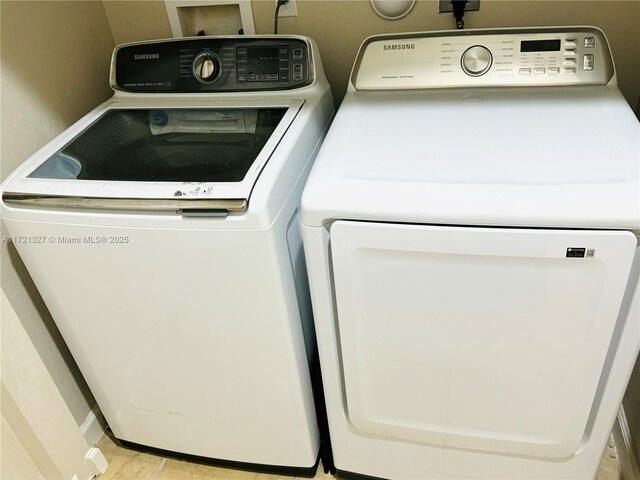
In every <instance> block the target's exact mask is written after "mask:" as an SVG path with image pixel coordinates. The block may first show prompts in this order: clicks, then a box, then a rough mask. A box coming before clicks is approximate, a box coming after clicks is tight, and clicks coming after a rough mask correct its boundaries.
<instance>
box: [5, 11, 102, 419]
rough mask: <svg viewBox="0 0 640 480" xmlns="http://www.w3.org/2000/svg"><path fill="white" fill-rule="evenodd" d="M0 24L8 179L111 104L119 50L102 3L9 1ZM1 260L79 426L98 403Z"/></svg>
mask: <svg viewBox="0 0 640 480" xmlns="http://www.w3.org/2000/svg"><path fill="white" fill-rule="evenodd" d="M0 16H1V19H0V35H1V49H0V60H1V62H2V74H1V78H0V82H1V83H0V87H1V92H0V95H1V101H2V103H1V105H2V109H1V115H0V121H1V127H2V128H1V133H0V162H1V163H0V173H1V177H2V179H4V178H6V176H7V175H8V174H9V173H11V171H12V170H13V169H14V168H15V167H16V166H18V165H19V164H20V163H21V162H22V161H24V160H25V159H26V158H27V157H28V156H29V155H30V154H31V153H33V152H35V151H36V150H37V149H39V148H40V147H41V146H43V145H44V144H45V143H47V142H48V141H49V140H51V139H52V138H53V137H55V136H56V135H57V134H58V133H60V132H61V131H62V130H63V129H65V128H66V127H67V126H69V125H70V124H71V123H73V122H74V121H75V120H77V119H78V118H80V117H81V116H82V115H83V114H85V113H87V112H88V111H89V110H90V109H92V108H93V107H95V106H96V105H97V104H98V103H99V102H101V101H103V100H105V99H106V98H107V97H108V96H109V94H110V89H109V86H108V66H109V58H110V55H111V51H112V49H113V46H114V42H113V36H112V35H111V31H110V29H109V24H108V21H107V17H106V15H105V12H104V8H103V6H102V3H101V2H48V1H44V2H6V1H3V2H2V3H1V4H0ZM3 234H4V232H3ZM0 257H1V267H0V268H1V275H0V276H1V284H2V290H3V291H4V292H5V294H6V296H7V298H8V301H9V302H11V305H12V306H13V308H14V309H15V311H16V312H17V315H18V317H19V319H20V322H21V323H22V325H23V326H24V329H25V330H26V332H27V333H28V334H29V337H30V338H31V341H32V342H33V344H34V345H35V348H36V349H37V351H38V354H39V355H40V357H41V358H42V360H43V361H44V364H45V365H46V366H47V368H48V370H49V372H50V375H51V377H52V378H53V379H54V381H55V383H56V385H57V387H58V389H59V390H60V392H61V394H62V396H63V398H64V400H65V402H66V403H67V405H68V406H69V410H70V411H71V413H72V414H73V417H74V419H75V420H76V422H78V424H80V423H81V422H82V421H84V419H85V417H86V416H87V414H88V413H89V412H90V410H91V408H92V406H93V405H94V404H95V401H94V399H93V398H92V396H91V393H90V392H89V390H88V388H87V386H86V384H85V383H84V380H83V379H82V376H81V375H80V373H79V371H78V368H77V366H76V365H75V363H74V361H73V359H72V357H71V355H70V354H69V351H68V350H67V348H66V346H65V344H64V341H63V340H62V338H61V336H60V333H59V332H58V330H57V328H56V327H55V324H54V322H53V320H52V319H51V316H50V315H49V312H48V311H47V309H46V307H45V306H44V303H43V302H42V299H41V298H40V295H39V294H38V292H37V290H36V288H35V286H34V285H33V283H32V281H31V279H30V277H29V275H28V273H27V272H26V270H25V268H24V265H23V264H22V262H21V261H20V258H19V257H18V255H17V253H16V251H15V249H14V248H13V246H9V245H8V244H7V243H5V242H3V243H2V245H0ZM3 326H4V319H3ZM8 348H10V347H8Z"/></svg>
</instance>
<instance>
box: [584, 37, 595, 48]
mask: <svg viewBox="0 0 640 480" xmlns="http://www.w3.org/2000/svg"><path fill="white" fill-rule="evenodd" d="M584 46H585V47H587V48H593V47H595V46H596V37H584Z"/></svg>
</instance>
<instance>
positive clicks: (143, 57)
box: [133, 53, 160, 60]
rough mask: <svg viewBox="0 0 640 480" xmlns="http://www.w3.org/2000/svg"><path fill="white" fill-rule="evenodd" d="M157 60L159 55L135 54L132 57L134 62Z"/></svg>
mask: <svg viewBox="0 0 640 480" xmlns="http://www.w3.org/2000/svg"><path fill="white" fill-rule="evenodd" d="M159 58H160V54H159V53H136V54H135V55H134V56H133V59H134V60H157V59H159Z"/></svg>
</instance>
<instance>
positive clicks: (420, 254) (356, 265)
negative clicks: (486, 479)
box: [331, 221, 637, 458]
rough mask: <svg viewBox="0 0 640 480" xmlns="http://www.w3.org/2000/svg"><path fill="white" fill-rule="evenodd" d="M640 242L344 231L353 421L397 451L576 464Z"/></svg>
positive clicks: (340, 249)
mask: <svg viewBox="0 0 640 480" xmlns="http://www.w3.org/2000/svg"><path fill="white" fill-rule="evenodd" d="M636 243H637V242H636V238H635V236H634V235H633V234H631V233H629V232H615V231H553V230H527V229H497V228H457V227H432V226H420V225H394V224H376V223H362V222H348V221H338V222H335V223H334V224H333V226H332V227H331V249H332V262H333V269H334V276H335V292H336V301H337V317H338V324H339V325H338V327H339V333H340V338H339V342H340V348H341V354H342V362H343V375H344V379H343V380H344V386H345V391H346V403H347V405H346V408H347V414H348V418H349V421H350V422H351V424H352V425H353V426H354V427H355V428H356V429H358V430H359V431H361V432H362V433H363V434H367V435H375V436H378V437H382V438H386V439H394V440H401V441H410V442H423V443H429V444H433V445H441V446H447V447H459V448H469V449H475V450H484V451H492V452H501V453H511V454H521V455H530V456H539V457H547V458H562V457H567V456H569V455H572V454H574V453H575V452H576V450H577V449H578V447H579V445H580V442H581V440H582V438H583V436H584V434H585V429H586V428H587V422H588V418H589V414H590V411H591V409H592V406H594V405H597V398H596V389H597V386H598V382H599V380H600V377H601V374H602V372H603V366H604V364H605V357H606V354H607V349H608V347H609V343H610V340H611V338H612V334H613V331H614V328H615V326H616V320H617V315H618V310H619V308H620V304H621V300H622V296H623V292H624V289H625V285H626V283H627V280H628V277H629V270H630V267H631V263H632V259H633V255H634V249H635V247H636ZM583 253H584V256H582V255H583Z"/></svg>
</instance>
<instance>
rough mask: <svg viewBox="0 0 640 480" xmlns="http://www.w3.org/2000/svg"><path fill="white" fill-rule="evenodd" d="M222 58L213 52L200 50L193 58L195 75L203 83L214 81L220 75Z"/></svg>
mask: <svg viewBox="0 0 640 480" xmlns="http://www.w3.org/2000/svg"><path fill="white" fill-rule="evenodd" d="M221 71H222V68H221V67H220V59H219V58H218V56H217V55H216V54H215V53H213V52H200V53H199V54H198V55H196V57H195V58H194V59H193V76H194V77H196V79H197V80H198V81H199V82H201V83H213V82H215V81H216V80H217V79H218V77H219V76H220V72H221Z"/></svg>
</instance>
